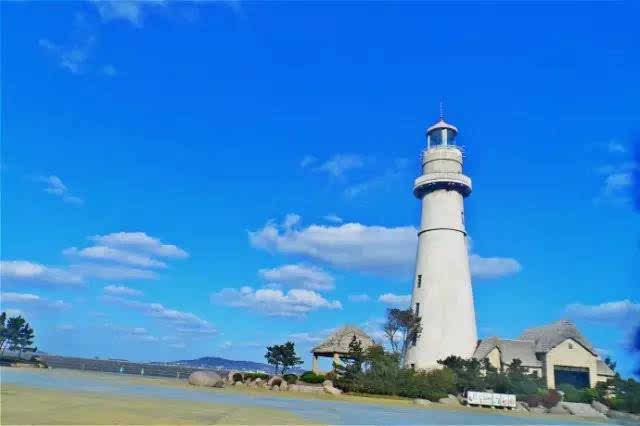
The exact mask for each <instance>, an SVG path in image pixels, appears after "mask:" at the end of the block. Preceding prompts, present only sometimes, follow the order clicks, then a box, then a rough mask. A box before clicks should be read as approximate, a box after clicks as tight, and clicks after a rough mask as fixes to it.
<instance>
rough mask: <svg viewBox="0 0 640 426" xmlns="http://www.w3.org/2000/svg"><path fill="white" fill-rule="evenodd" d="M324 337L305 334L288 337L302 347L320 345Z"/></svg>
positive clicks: (294, 334)
mask: <svg viewBox="0 0 640 426" xmlns="http://www.w3.org/2000/svg"><path fill="white" fill-rule="evenodd" d="M324 337H326V336H320V335H315V334H311V333H307V332H302V333H293V334H290V335H289V338H290V339H291V340H292V341H293V342H295V343H297V344H299V345H303V344H305V343H320V342H321V341H322V340H323V339H324Z"/></svg>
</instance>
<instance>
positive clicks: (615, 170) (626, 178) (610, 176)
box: [595, 151, 640, 204]
mask: <svg viewBox="0 0 640 426" xmlns="http://www.w3.org/2000/svg"><path fill="white" fill-rule="evenodd" d="M620 152H622V151H620ZM638 167H640V166H639V165H638V163H635V162H633V161H624V162H619V163H618V164H607V165H605V166H601V167H599V168H598V169H597V170H596V171H597V173H598V174H601V175H603V176H604V181H603V183H602V187H601V189H600V193H599V194H598V196H597V197H596V198H595V201H596V202H603V201H605V202H610V203H613V204H626V203H628V202H629V201H631V186H632V183H633V179H632V178H633V173H634V171H636V170H638Z"/></svg>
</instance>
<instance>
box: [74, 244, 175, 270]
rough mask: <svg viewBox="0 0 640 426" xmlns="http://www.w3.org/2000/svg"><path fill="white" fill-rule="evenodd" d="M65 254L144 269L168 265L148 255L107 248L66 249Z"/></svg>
mask: <svg viewBox="0 0 640 426" xmlns="http://www.w3.org/2000/svg"><path fill="white" fill-rule="evenodd" d="M63 254H65V255H66V256H70V257H79V258H84V259H89V260H101V261H102V260H106V261H112V262H116V263H124V264H127V265H132V266H138V267H142V268H166V267H167V264H166V263H164V262H162V261H159V260H157V259H154V258H152V257H150V256H148V255H146V254H139V253H135V252H131V251H126V250H121V249H117V248H112V247H105V246H93V247H87V248H83V249H80V250H79V249H77V248H76V247H71V248H68V249H65V250H64V251H63Z"/></svg>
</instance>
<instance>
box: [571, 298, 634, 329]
mask: <svg viewBox="0 0 640 426" xmlns="http://www.w3.org/2000/svg"><path fill="white" fill-rule="evenodd" d="M566 312H567V314H568V315H569V316H571V317H573V318H578V319H585V320H589V321H594V322H601V323H610V324H612V325H616V324H617V325H628V324H636V323H638V322H640V303H634V302H631V301H630V300H629V299H624V300H619V301H614V302H606V303H601V304H599V305H584V304H582V303H573V304H571V305H568V306H567V308H566Z"/></svg>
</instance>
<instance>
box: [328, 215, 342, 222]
mask: <svg viewBox="0 0 640 426" xmlns="http://www.w3.org/2000/svg"><path fill="white" fill-rule="evenodd" d="M324 220H326V221H327V222H331V223H342V222H344V221H343V220H342V218H341V217H340V216H338V215H335V214H328V215H326V216H325V217H324Z"/></svg>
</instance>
